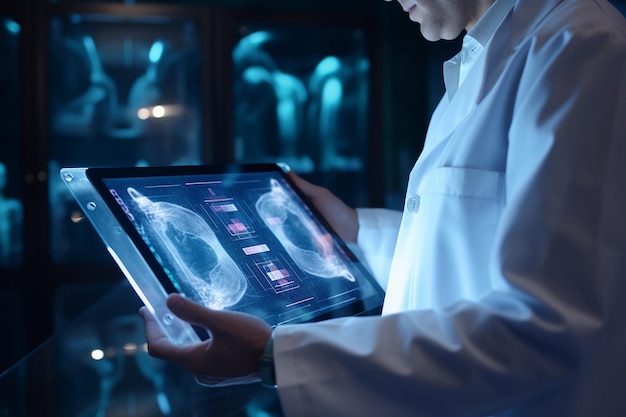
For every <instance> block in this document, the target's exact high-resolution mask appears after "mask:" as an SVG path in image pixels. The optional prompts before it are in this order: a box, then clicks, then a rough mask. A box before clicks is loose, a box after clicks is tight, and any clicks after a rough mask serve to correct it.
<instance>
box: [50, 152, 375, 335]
mask: <svg viewBox="0 0 626 417" xmlns="http://www.w3.org/2000/svg"><path fill="white" fill-rule="evenodd" d="M61 177H62V178H63V180H64V182H65V184H66V185H67V186H68V188H69V189H70V191H71V193H72V195H73V196H74V198H75V199H76V200H77V202H78V204H79V205H80V206H81V208H82V209H83V211H84V213H85V214H86V216H87V217H88V218H89V220H90V221H91V223H92V224H93V226H94V227H95V229H96V230H97V231H98V234H99V235H100V237H101V238H102V240H103V241H104V243H105V245H106V247H107V249H108V251H109V253H110V254H111V256H112V257H113V259H114V260H115V262H116V263H117V265H118V266H119V267H120V269H121V270H122V272H123V273H124V275H125V276H126V278H127V279H128V280H129V282H130V283H131V285H132V287H133V288H134V290H135V291H136V292H137V294H138V295H139V297H140V298H141V300H142V301H143V303H144V304H145V305H146V306H147V307H148V309H149V310H150V311H151V313H152V314H153V315H154V316H155V317H156V319H157V321H158V322H159V323H160V325H161V327H162V329H163V331H164V332H165V333H166V334H167V335H168V337H170V339H172V340H173V341H174V342H176V343H184V342H188V341H196V340H199V339H202V338H203V337H204V335H203V334H202V333H201V332H200V331H199V330H198V329H194V328H192V327H191V326H189V325H188V324H186V323H184V322H182V321H181V320H179V319H177V318H176V317H175V316H173V315H172V314H171V313H170V312H169V311H168V309H167V307H166V305H165V300H166V298H167V295H168V294H169V293H172V292H178V293H181V294H182V295H184V296H186V297H188V298H191V299H192V300H194V301H196V302H198V303H200V304H203V305H205V306H207V307H210V308H213V309H225V310H234V311H241V312H246V313H250V314H253V315H256V316H258V317H260V318H262V319H263V320H265V321H266V322H267V323H268V324H269V325H271V326H275V325H279V324H283V323H301V322H310V321H319V320H324V319H328V318H333V317H340V316H350V315H370V314H378V313H380V311H381V307H382V302H383V298H384V291H383V289H382V288H381V287H380V286H379V285H378V283H377V282H376V280H375V279H374V277H373V276H372V275H371V274H370V272H369V271H368V270H367V269H366V268H365V266H364V265H363V264H362V263H361V262H360V261H359V259H358V258H357V256H356V255H355V254H354V253H353V252H352V251H351V250H350V248H349V247H348V246H347V245H346V243H345V242H343V241H342V240H341V239H340V237H339V236H338V235H337V234H336V233H335V232H334V231H333V230H332V228H331V227H330V226H329V225H328V223H327V222H326V221H325V220H324V219H323V218H322V217H321V216H320V215H319V213H318V212H317V210H316V209H315V207H313V206H312V205H311V204H310V203H309V202H308V201H307V198H306V197H305V196H304V195H303V194H302V193H301V192H300V191H299V190H298V189H297V188H296V186H295V185H294V184H293V182H292V181H291V180H290V178H289V176H288V175H286V168H285V166H283V165H280V164H243V165H198V166H168V167H129V168H63V169H62V170H61Z"/></svg>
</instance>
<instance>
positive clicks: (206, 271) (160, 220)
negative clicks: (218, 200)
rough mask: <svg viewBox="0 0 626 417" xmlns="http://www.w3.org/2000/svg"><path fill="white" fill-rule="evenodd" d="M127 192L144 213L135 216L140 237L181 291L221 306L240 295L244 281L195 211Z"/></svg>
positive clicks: (135, 192)
mask: <svg viewBox="0 0 626 417" xmlns="http://www.w3.org/2000/svg"><path fill="white" fill-rule="evenodd" d="M127 191H128V194H129V195H130V197H131V198H132V199H133V201H134V202H135V204H136V206H137V207H138V208H139V210H140V211H141V212H142V213H143V216H142V217H143V219H142V220H139V219H137V218H135V221H136V222H137V225H138V228H139V230H140V231H141V234H142V237H144V239H145V240H146V242H147V243H148V244H149V246H151V248H152V249H153V250H154V251H155V252H156V254H157V255H158V256H159V258H160V260H161V262H162V263H163V264H164V266H165V267H166V268H168V269H169V271H170V273H171V276H172V277H173V278H174V283H175V285H177V286H178V287H179V290H181V291H182V292H183V293H186V294H196V296H195V298H197V301H199V302H201V303H202V304H204V305H206V306H208V307H210V308H213V309H220V310H221V309H223V308H226V307H230V306H232V305H234V304H237V302H239V300H241V298H242V297H243V295H244V293H245V291H246V288H247V281H246V279H245V276H244V275H243V273H242V272H241V270H240V269H239V268H238V267H237V265H236V264H235V262H233V260H232V259H231V257H230V256H229V255H228V254H227V253H226V251H225V250H224V248H223V247H222V245H221V244H220V242H219V241H218V240H217V238H216V237H215V233H214V232H213V230H211V228H210V227H209V225H208V224H207V223H206V222H205V221H204V220H203V219H202V218H201V217H200V216H199V215H198V214H196V213H194V212H193V211H191V210H189V209H186V208H185V207H181V206H179V205H176V204H172V203H168V202H163V201H161V202H153V201H151V200H150V199H149V198H147V197H146V196H144V195H143V194H141V193H140V192H138V191H137V190H136V189H134V188H132V187H128V189H127Z"/></svg>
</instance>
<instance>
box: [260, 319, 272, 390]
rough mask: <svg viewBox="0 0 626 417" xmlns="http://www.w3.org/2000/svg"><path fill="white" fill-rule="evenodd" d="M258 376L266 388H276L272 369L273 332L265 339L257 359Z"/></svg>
mask: <svg viewBox="0 0 626 417" xmlns="http://www.w3.org/2000/svg"><path fill="white" fill-rule="evenodd" d="M259 375H260V376H261V383H262V384H263V385H265V386H266V387H272V388H276V370H275V368H274V330H272V334H271V335H270V338H269V339H267V343H266V344H265V348H264V349H263V353H262V354H261V357H260V358H259Z"/></svg>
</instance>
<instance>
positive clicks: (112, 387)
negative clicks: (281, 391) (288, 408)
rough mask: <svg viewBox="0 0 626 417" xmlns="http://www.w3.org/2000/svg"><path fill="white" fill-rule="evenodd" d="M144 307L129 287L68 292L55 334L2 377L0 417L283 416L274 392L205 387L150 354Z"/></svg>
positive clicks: (59, 298) (59, 306)
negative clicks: (142, 316)
mask: <svg viewBox="0 0 626 417" xmlns="http://www.w3.org/2000/svg"><path fill="white" fill-rule="evenodd" d="M103 294H104V295H103ZM139 305H140V304H139V299H138V298H137V297H136V296H135V294H134V292H133V290H132V288H131V287H130V285H129V284H127V283H126V282H123V283H121V284H118V285H114V286H109V287H108V288H105V287H102V288H98V287H96V286H94V285H90V286H68V287H64V288H61V289H60V290H59V291H58V292H57V293H56V295H55V314H54V320H55V324H56V327H57V331H56V332H55V335H54V337H53V338H51V339H50V340H49V341H47V342H46V343H44V344H43V345H41V346H39V347H38V348H37V349H36V350H34V351H33V352H32V353H31V354H30V355H28V356H27V357H25V358H23V359H22V360H21V361H19V362H18V363H17V364H16V365H14V366H13V367H11V368H10V369H8V370H7V371H6V372H5V373H4V374H2V375H1V376H0V416H2V417H4V416H10V417H21V416H35V415H45V416H59V417H83V416H89V417H122V416H123V417H131V416H132V417H142V416H146V417H148V416H150V417H160V416H175V417H177V416H181V417H183V416H185V417H188V416H197V417H202V416H207V417H209V416H215V417H218V416H219V417H225V416H231V417H239V416H241V417H244V416H265V417H278V416H280V415H282V413H281V410H280V403H279V401H278V396H277V394H276V391H275V390H273V389H270V388H265V387H263V386H261V385H260V384H258V383H251V384H243V385H234V386H223V387H206V386H201V385H199V384H198V383H196V380H195V378H194V377H193V376H192V375H191V374H190V373H188V372H187V371H186V370H184V369H182V368H180V367H178V366H175V365H172V364H170V363H167V362H163V361H161V360H158V359H155V358H153V357H151V356H150V355H149V354H148V353H147V352H146V346H145V337H144V329H143V321H142V320H141V318H140V317H139V315H138V314H137V309H138V308H139ZM85 306H88V307H86V308H85Z"/></svg>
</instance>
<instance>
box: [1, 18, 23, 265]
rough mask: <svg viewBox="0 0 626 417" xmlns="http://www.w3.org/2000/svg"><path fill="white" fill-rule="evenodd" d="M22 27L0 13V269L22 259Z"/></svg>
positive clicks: (18, 262)
mask: <svg viewBox="0 0 626 417" xmlns="http://www.w3.org/2000/svg"><path fill="white" fill-rule="evenodd" d="M21 31H22V27H21V25H20V23H19V22H18V20H17V19H16V18H15V17H14V16H13V15H10V14H0V56H2V63H1V64H0V91H1V92H2V93H1V94H0V126H2V133H1V135H2V140H1V141H0V269H7V268H16V267H19V266H20V265H21V264H22V260H23V252H24V250H23V249H24V245H23V241H24V239H23V218H24V215H23V203H22V198H21V192H22V190H21V175H20V170H21V165H20V159H21V158H20V156H21V155H20V141H19V129H20V126H19V119H20V110H19V109H20V104H19V103H20V91H19V85H20V78H21V76H20V53H19V48H20V36H21Z"/></svg>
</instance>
